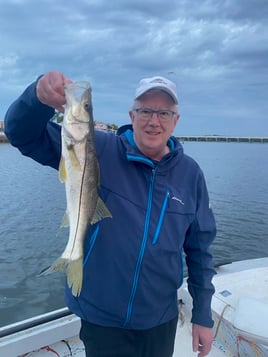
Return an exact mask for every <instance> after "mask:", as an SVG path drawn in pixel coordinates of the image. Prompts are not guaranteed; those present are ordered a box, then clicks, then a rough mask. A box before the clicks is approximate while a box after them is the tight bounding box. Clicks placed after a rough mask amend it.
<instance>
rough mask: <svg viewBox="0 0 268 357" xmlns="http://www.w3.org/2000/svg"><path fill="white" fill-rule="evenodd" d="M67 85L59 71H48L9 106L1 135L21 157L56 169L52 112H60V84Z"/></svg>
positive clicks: (58, 138)
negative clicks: (27, 157)
mask: <svg viewBox="0 0 268 357" xmlns="http://www.w3.org/2000/svg"><path fill="white" fill-rule="evenodd" d="M68 82H71V81H70V80H69V79H68V78H67V77H65V76H64V75H62V74H61V73H60V72H56V71H52V72H48V73H47V74H45V75H44V76H42V77H39V79H38V80H37V81H36V82H34V83H32V84H31V85H30V86H29V87H27V88H26V90H25V91H24V92H23V93H22V95H21V96H20V97H19V98H18V99H17V100H15V102H14V103H12V104H11V106H10V107H9V109H8V111H7V113H6V116H5V133H6V135H7V137H8V139H9V141H10V143H11V144H12V145H13V146H15V147H17V148H18V149H19V150H20V151H21V152H22V154H23V155H26V156H29V157H31V158H32V159H34V160H36V161H37V162H39V163H41V164H43V165H49V166H51V167H54V168H56V169H57V168H58V165H59V160H60V153H61V134H60V131H61V130H60V126H59V125H57V124H55V123H53V122H51V121H50V119H51V118H52V116H53V115H54V113H55V110H54V109H58V110H60V111H64V107H63V105H64V104H65V97H64V84H65V83H68Z"/></svg>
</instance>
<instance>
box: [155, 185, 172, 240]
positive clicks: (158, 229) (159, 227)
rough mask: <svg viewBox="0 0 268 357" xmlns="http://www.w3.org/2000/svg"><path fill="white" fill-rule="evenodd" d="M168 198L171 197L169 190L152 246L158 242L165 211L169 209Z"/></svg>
mask: <svg viewBox="0 0 268 357" xmlns="http://www.w3.org/2000/svg"><path fill="white" fill-rule="evenodd" d="M168 197H169V190H167V192H166V195H165V198H164V202H163V205H162V208H161V213H160V217H159V221H158V224H157V227H156V231H155V235H154V238H153V242H152V244H156V243H157V241H158V237H159V233H160V229H161V227H162V223H163V219H164V215H165V211H166V208H167V203H168Z"/></svg>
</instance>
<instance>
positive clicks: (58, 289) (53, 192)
mask: <svg viewBox="0 0 268 357" xmlns="http://www.w3.org/2000/svg"><path fill="white" fill-rule="evenodd" d="M184 149H185V151H186V153H188V154H189V155H191V156H193V157H194V158H195V159H196V160H197V161H198V162H199V164H200V165H201V167H202V169H203V171H204V173H205V176H206V179H207V185H208V190H209V194H210V200H211V204H212V207H213V210H214V213H215V216H216V221H217V226H218V233H217V239H216V241H215V243H214V245H213V247H212V249H213V252H214V256H215V261H216V262H219V263H220V262H229V261H234V260H241V259H249V258H258V257H264V256H268V233H267V232H268V213H267V212H268V185H267V183H268V179H267V178H268V165H267V162H268V159H267V158H268V145H267V144H247V143H203V142H202V143H201V142H186V143H185V144H184ZM0 199H1V201H0V202H1V205H0V242H1V244H0V272H1V275H0V326H3V325H6V324H8V323H13V322H16V321H19V320H21V319H25V318H29V317H32V316H34V315H36V314H41V313H44V312H48V311H52V310H54V309H57V308H61V307H63V306H64V300H63V291H64V274H61V273H59V274H52V275H49V276H45V277H44V276H42V277H39V276H38V273H39V272H40V271H41V270H42V269H43V268H45V267H47V266H48V265H50V264H51V263H52V261H54V259H56V258H57V257H58V256H59V255H60V253H61V252H62V250H63V248H64V247H65V244H66V241H67V234H68V230H62V231H60V232H59V234H58V235H57V232H58V227H59V225H60V222H61V219H62V217H63V214H64V211H65V193H64V186H63V185H62V184H60V183H59V181H58V176H57V171H55V170H53V169H51V168H47V167H43V166H41V165H39V164H37V163H35V162H34V161H33V160H31V159H29V158H25V157H23V156H22V155H21V154H20V153H19V152H18V151H17V150H16V149H15V148H13V147H11V146H10V145H9V144H0Z"/></svg>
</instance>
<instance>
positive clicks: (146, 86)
mask: <svg viewBox="0 0 268 357" xmlns="http://www.w3.org/2000/svg"><path fill="white" fill-rule="evenodd" d="M153 88H157V89H161V90H162V91H164V92H166V93H168V94H169V95H170V96H171V98H172V99H173V100H174V103H175V104H178V96H177V88H176V84H175V83H173V82H171V81H170V80H169V79H167V78H164V77H160V76H156V77H151V78H143V79H142V80H141V81H140V82H139V84H138V87H137V89H136V93H135V99H138V98H139V97H140V96H141V95H143V94H144V93H146V92H148V91H149V90H150V89H153Z"/></svg>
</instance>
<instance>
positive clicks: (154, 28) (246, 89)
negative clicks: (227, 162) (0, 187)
mask: <svg viewBox="0 0 268 357" xmlns="http://www.w3.org/2000/svg"><path fill="white" fill-rule="evenodd" d="M0 6H1V13H0V40H1V52H0V83H1V84H0V91H1V98H2V99H1V110H0V118H1V117H3V116H4V114H5V111H6V109H7V107H8V105H9V104H10V103H11V102H12V101H13V100H14V99H15V98H16V96H18V95H19V94H20V93H21V91H22V90H23V89H24V88H25V87H26V86H27V85H28V84H29V83H31V82H32V81H33V80H35V79H36V78H37V76H38V75H40V74H41V73H45V72H46V71H48V70H51V69H58V70H60V71H62V72H63V73H65V74H66V75H67V76H69V77H70V78H71V79H73V80H75V79H86V80H90V81H91V82H92V85H93V93H94V108H95V110H94V113H95V116H96V119H98V120H103V121H106V122H114V123H117V124H118V125H121V124H123V123H126V122H128V121H129V119H128V115H127V111H128V108H129V106H130V105H131V102H132V98H133V93H134V90H135V86H136V83H137V82H138V81H139V80H140V78H142V77H144V76H150V75H155V74H160V75H164V76H167V77H169V78H170V79H171V80H173V81H174V82H175V83H176V84H177V86H178V92H179V96H180V111H181V121H180V123H179V125H178V128H177V131H178V132H181V133H183V134H194V133H196V134H199V133H200V134H202V133H219V134H233V135H264V133H265V132H266V135H268V134H267V132H268V125H267V120H266V113H267V109H268V104H267V93H268V82H267V78H268V77H267V75H268V65H267V58H268V38H267V37H268V2H267V0H254V1H253V0H247V1H243V0H236V1H233V0H226V1H224V0H213V1H212V0H207V1H199V0H192V1H191V2H189V1H186V0H176V1H175V0H174V1H169V2H165V1H160V0H158V1H153V0H147V1H146V2H145V1H140V0H136V1H127V2H126V1H125V0H115V1H104V0H103V1H101V0H99V1H98V0H95V1H93V0H90V1H89V0H88V1H86V0H85V1H81V0H80V1H76V2H71V1H66V0H64V1H63V0H58V1H57V2H54V1H51V0H41V1H38V2H37V1H33V0H25V1H21V0H10V1H9V2H5V1H3V0H1V1H0Z"/></svg>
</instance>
